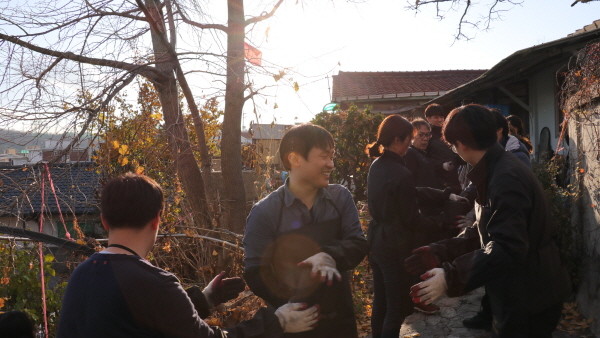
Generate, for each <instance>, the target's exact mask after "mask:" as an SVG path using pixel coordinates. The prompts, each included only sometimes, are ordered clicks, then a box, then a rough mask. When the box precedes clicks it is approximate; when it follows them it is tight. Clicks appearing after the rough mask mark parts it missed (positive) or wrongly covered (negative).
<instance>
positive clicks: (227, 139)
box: [221, 0, 246, 233]
mask: <svg viewBox="0 0 600 338" xmlns="http://www.w3.org/2000/svg"><path fill="white" fill-rule="evenodd" d="M227 9H228V33H227V80H226V87H225V116H224V118H223V138H222V140H221V155H222V160H221V161H222V166H221V167H222V173H223V187H224V193H225V196H224V197H225V201H224V202H225V203H224V204H225V226H226V227H227V228H228V229H229V230H231V231H234V232H236V233H242V232H243V229H244V223H245V218H246V191H245V188H244V181H243V177H242V149H241V123H242V108H243V107H244V89H245V85H244V71H245V69H244V67H245V61H244V35H245V31H244V28H245V23H244V1H243V0H228V1H227Z"/></svg>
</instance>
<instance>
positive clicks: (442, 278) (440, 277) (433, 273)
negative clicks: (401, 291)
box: [417, 268, 448, 304]
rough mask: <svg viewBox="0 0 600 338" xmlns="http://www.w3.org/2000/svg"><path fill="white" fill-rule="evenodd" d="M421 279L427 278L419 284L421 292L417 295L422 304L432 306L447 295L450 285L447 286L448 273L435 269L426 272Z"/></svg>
mask: <svg viewBox="0 0 600 338" xmlns="http://www.w3.org/2000/svg"><path fill="white" fill-rule="evenodd" d="M421 278H427V279H426V280H424V281H422V282H421V283H419V284H417V286H418V287H419V289H420V290H419V291H418V292H417V295H418V297H419V299H420V301H421V302H422V303H425V304H431V303H432V302H434V301H435V300H436V299H438V298H440V297H441V296H443V295H445V294H446V291H448V285H446V273H445V272H444V269H442V268H433V269H431V270H429V271H427V272H425V273H424V274H423V275H422V276H421Z"/></svg>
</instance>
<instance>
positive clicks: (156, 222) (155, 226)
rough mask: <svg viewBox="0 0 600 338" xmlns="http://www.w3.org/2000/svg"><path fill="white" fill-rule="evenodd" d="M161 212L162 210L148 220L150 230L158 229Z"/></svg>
mask: <svg viewBox="0 0 600 338" xmlns="http://www.w3.org/2000/svg"><path fill="white" fill-rule="evenodd" d="M161 214H162V210H161V211H160V212H159V213H158V214H157V215H156V217H154V218H153V219H151V220H150V225H151V226H152V230H157V229H158V226H159V225H160V216H161Z"/></svg>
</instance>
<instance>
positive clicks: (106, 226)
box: [100, 214, 110, 232]
mask: <svg viewBox="0 0 600 338" xmlns="http://www.w3.org/2000/svg"><path fill="white" fill-rule="evenodd" d="M100 223H102V228H103V229H104V230H106V232H108V231H109V230H110V227H109V226H108V223H106V220H105V219H104V215H102V214H100Z"/></svg>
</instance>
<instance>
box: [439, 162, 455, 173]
mask: <svg viewBox="0 0 600 338" xmlns="http://www.w3.org/2000/svg"><path fill="white" fill-rule="evenodd" d="M442 168H444V170H446V171H450V170H453V169H454V163H452V161H448V162H444V163H442Z"/></svg>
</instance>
